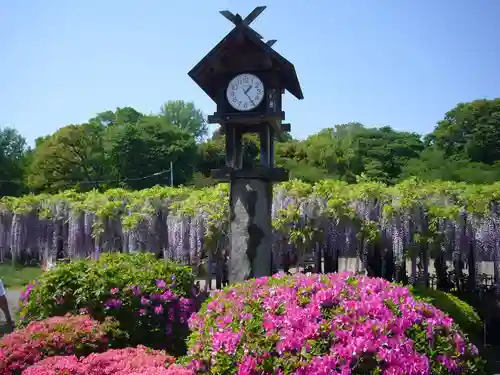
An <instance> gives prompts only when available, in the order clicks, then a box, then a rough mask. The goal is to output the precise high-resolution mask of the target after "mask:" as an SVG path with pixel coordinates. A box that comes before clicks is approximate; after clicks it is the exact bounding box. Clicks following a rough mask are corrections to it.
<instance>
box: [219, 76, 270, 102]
mask: <svg viewBox="0 0 500 375" xmlns="http://www.w3.org/2000/svg"><path fill="white" fill-rule="evenodd" d="M226 96H227V100H228V101H229V104H231V106H232V107H233V108H234V109H237V110H238V111H250V110H252V109H254V108H257V106H258V105H259V104H260V103H261V102H262V99H264V84H263V83H262V81H261V80H260V78H259V77H257V76H255V75H253V74H248V73H245V74H239V75H237V76H236V77H234V78H233V79H232V80H231V82H229V86H228V87H227V91H226Z"/></svg>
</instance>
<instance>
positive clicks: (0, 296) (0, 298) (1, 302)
mask: <svg viewBox="0 0 500 375" xmlns="http://www.w3.org/2000/svg"><path fill="white" fill-rule="evenodd" d="M6 294H7V293H6V292H5V288H4V286H3V282H2V280H0V309H1V310H2V311H3V314H4V315H5V320H7V324H8V325H9V327H10V329H11V330H12V331H13V330H14V322H13V321H12V317H11V316H10V311H9V303H8V302H7V296H6Z"/></svg>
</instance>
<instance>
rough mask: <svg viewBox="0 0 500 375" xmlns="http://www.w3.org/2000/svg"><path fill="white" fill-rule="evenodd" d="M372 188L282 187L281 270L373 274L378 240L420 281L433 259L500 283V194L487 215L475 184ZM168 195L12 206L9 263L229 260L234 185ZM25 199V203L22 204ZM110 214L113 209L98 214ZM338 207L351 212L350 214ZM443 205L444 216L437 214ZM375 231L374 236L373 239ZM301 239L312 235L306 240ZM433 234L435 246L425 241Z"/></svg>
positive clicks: (0, 215)
mask: <svg viewBox="0 0 500 375" xmlns="http://www.w3.org/2000/svg"><path fill="white" fill-rule="evenodd" d="M321 184H323V185H321ZM370 184H371V185H370ZM370 184H368V183H367V184H365V185H363V184H358V185H347V184H343V183H340V182H322V183H319V184H316V185H315V186H313V185H308V184H304V183H302V182H297V181H291V182H287V183H283V184H280V185H278V186H277V187H275V189H274V200H273V209H272V215H273V221H274V224H275V230H274V243H273V246H272V249H270V251H271V250H272V251H273V253H274V257H273V259H274V260H275V262H276V263H277V264H278V265H279V264H280V262H281V260H282V259H283V256H284V255H287V254H294V255H295V256H297V257H298V258H299V260H300V259H303V258H304V256H305V255H307V253H312V252H314V251H317V250H318V249H319V250H322V251H323V254H330V255H333V256H334V257H337V256H338V257H340V258H347V257H351V258H352V257H358V258H359V259H361V261H362V264H363V266H364V269H367V268H368V267H369V266H370V265H369V262H370V251H372V250H373V249H372V248H371V245H370V244H371V243H373V242H374V240H373V239H374V238H376V242H377V243H378V248H379V253H377V254H383V255H384V256H388V255H387V254H389V255H390V258H389V259H391V260H393V261H394V264H395V268H396V273H397V272H398V270H401V269H403V270H405V264H406V262H405V259H408V258H409V259H410V260H411V269H410V270H409V276H410V277H409V279H410V282H411V281H413V280H414V279H415V277H416V276H417V274H418V272H417V264H419V265H422V266H423V272H424V274H427V273H428V262H427V260H428V259H429V258H433V259H436V258H438V257H441V258H442V259H443V260H447V261H451V262H452V263H453V264H454V265H455V266H456V267H461V266H460V265H461V264H468V265H469V271H468V273H469V274H470V275H476V277H477V276H478V274H479V265H480V264H481V262H485V261H487V262H493V265H494V266H493V270H494V276H495V280H496V282H498V280H499V279H500V209H499V205H498V204H497V202H496V194H491V195H492V196H491V197H486V198H485V197H484V195H485V194H490V192H491V191H496V190H495V189H492V188H491V186H490V187H489V189H490V190H488V192H483V193H482V194H483V198H482V199H483V200H485V201H488V207H487V210H486V211H485V210H483V211H482V212H478V210H477V209H474V210H471V209H469V208H468V207H465V205H464V204H462V203H463V202H462V201H460V199H459V198H457V197H456V196H454V195H456V191H457V190H458V191H460V192H463V191H466V190H467V189H470V188H469V187H468V186H466V185H458V184H457V185H454V189H455V192H452V193H451V194H449V195H447V192H448V190H449V188H450V186H451V185H449V184H448V185H444V183H442V185H436V184H435V185H434V186H433V187H430V186H429V185H426V186H425V187H422V186H420V185H418V184H417V183H416V182H415V181H413V182H412V183H409V185H408V184H407V185H406V186H404V188H402V187H401V186H396V187H383V186H381V185H380V186H379V190H377V189H375V190H374V188H373V184H372V183H370ZM318 186H319V187H318ZM325 186H326V187H327V188H325ZM431 188H434V189H435V190H432V189H431ZM161 189H165V191H167V190H168V189H171V188H159V187H155V188H153V189H150V190H149V191H148V192H146V193H144V192H142V193H141V194H142V195H140V196H137V194H138V193H136V192H126V191H121V190H116V191H114V192H113V193H112V194H108V195H105V194H100V195H99V193H96V192H92V193H88V194H87V196H85V195H82V196H80V198H78V199H75V198H74V194H69V195H59V196H51V197H48V196H47V197H44V196H39V197H37V198H36V199H35V197H30V198H29V199H28V198H3V199H2V200H1V201H0V262H4V261H7V259H13V260H16V261H19V260H21V261H27V260H30V259H36V260H38V261H40V262H42V263H44V264H49V265H50V264H54V263H55V262H56V260H57V259H58V258H62V257H63V258H88V257H96V256H98V254H99V253H100V252H106V251H122V252H136V251H153V252H155V253H157V254H162V255H163V257H164V258H168V259H172V260H176V261H178V262H181V263H184V264H189V265H191V266H193V267H198V266H199V265H200V264H201V262H202V260H203V259H204V258H206V257H209V258H211V257H213V256H214V254H217V255H218V256H219V257H220V255H221V254H222V253H223V252H224V248H225V244H227V233H228V230H227V228H228V217H229V216H228V215H229V214H228V213H227V212H226V210H227V204H225V203H224V201H223V199H226V198H225V197H226V196H227V187H224V186H219V187H215V188H212V189H204V190H192V189H185V188H184V190H183V191H182V193H175V194H173V195H172V193H171V190H168V191H169V192H170V193H166V192H165V191H163V190H161ZM405 189H406V190H405ZM412 189H416V190H418V191H419V192H420V195H418V194H416V195H415V194H414V196H413V197H412V199H413V201H412V203H411V204H406V205H405V204H402V203H401V201H402V199H407V197H406V198H405V197H404V195H405V194H406V193H405V191H410V192H411V191H412ZM354 190H355V192H354V193H353V191H354ZM499 190H500V189H499ZM374 191H375V192H374ZM380 191H382V193H380ZM402 192H403V193H402ZM429 192H430V193H429ZM91 194H93V197H94V199H97V198H95V197H98V198H99V203H98V204H93V205H92V204H87V205H85V204H82V202H84V200H85V199H88V196H89V195H91ZM134 194H135V195H134ZM130 196H133V199H131V198H130ZM82 197H83V198H82ZM221 197H222V198H221ZM424 198H425V199H424ZM16 199H18V200H21V199H25V201H23V204H20V201H16ZM339 200H340V201H341V202H340V203H339ZM407 200H408V199H407ZM420 200H421V201H420ZM26 201H28V202H29V204H26ZM332 202H333V203H332ZM104 206H106V207H108V208H107V211H103V209H102V208H101V209H100V210H98V209H96V207H104ZM332 206H333V207H336V209H334V210H332V209H331V208H332ZM450 206H454V207H455V211H454V212H451V213H449V212H448V211H446V210H445V208H447V207H450ZM110 207H111V208H110ZM338 207H343V211H342V213H339V210H338ZM388 207H389V208H390V210H389V212H388V210H387V209H388ZM435 207H441V208H442V209H443V212H441V213H436V212H434V211H435ZM485 212H486V213H485ZM346 213H350V214H346ZM367 227H370V228H371V229H370V230H371V232H370V233H371V234H370V233H368V234H367V232H366V228H367ZM431 227H432V230H430V228H431ZM297 233H299V234H303V233H309V234H310V235H309V236H305V235H304V236H302V237H301V236H299V237H300V238H301V239H300V238H299V237H297ZM429 233H431V234H432V236H431V238H427V239H426V240H424V241H423V240H422V237H423V236H425V235H427V236H428V234H429ZM306 237H307V239H304V238H306ZM221 250H222V251H221ZM380 256H382V255H380ZM418 261H420V262H418ZM471 266H472V267H471Z"/></svg>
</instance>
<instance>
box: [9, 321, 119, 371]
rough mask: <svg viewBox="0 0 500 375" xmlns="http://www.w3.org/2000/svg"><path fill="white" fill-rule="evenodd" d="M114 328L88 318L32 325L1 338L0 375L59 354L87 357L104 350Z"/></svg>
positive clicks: (107, 323)
mask: <svg viewBox="0 0 500 375" xmlns="http://www.w3.org/2000/svg"><path fill="white" fill-rule="evenodd" d="M116 327H117V324H116V323H115V322H112V321H111V320H110V319H108V320H107V321H106V322H105V323H104V324H101V323H99V322H97V321H95V320H92V319H90V318H89V317H88V316H85V315H80V316H66V317H53V318H49V319H46V320H43V321H39V322H31V323H30V324H28V326H27V327H25V328H23V329H21V330H18V331H15V332H13V333H10V334H8V335H6V336H4V337H2V338H1V339H0V375H17V374H21V371H22V370H23V369H25V368H26V367H28V366H30V365H31V364H33V363H36V362H37V361H39V360H40V359H42V358H44V357H48V356H52V355H58V354H76V355H86V354H89V353H91V352H99V351H105V350H106V349H107V347H108V336H109V334H110V333H111V332H113V331H114V330H115V329H116Z"/></svg>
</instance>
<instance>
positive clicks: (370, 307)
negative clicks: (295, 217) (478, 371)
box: [188, 273, 480, 375]
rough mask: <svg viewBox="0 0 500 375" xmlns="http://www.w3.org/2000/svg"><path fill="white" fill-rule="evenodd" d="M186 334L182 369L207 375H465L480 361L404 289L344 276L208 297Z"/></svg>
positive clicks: (261, 284)
mask: <svg viewBox="0 0 500 375" xmlns="http://www.w3.org/2000/svg"><path fill="white" fill-rule="evenodd" d="M189 325H190V328H191V330H192V331H193V333H192V334H191V338H190V341H189V342H190V346H189V352H188V359H189V360H190V361H191V367H192V368H194V369H200V370H201V369H203V370H202V371H205V372H207V373H210V372H211V369H214V368H215V369H217V370H218V369H219V368H220V367H219V366H222V367H223V366H225V365H224V364H226V363H234V364H235V365H236V367H237V370H236V371H237V374H240V375H245V374H249V375H250V374H252V375H254V374H265V373H268V372H269V369H272V373H273V374H285V373H287V374H294V375H313V374H315V375H329V374H333V373H335V374H346V375H347V374H353V373H358V372H363V373H372V372H375V371H376V370H382V374H384V375H396V374H400V375H430V374H431V373H435V371H437V369H439V368H442V366H445V368H446V369H447V370H448V371H449V372H450V373H455V372H456V371H458V370H459V371H460V374H461V375H466V374H472V373H474V371H475V370H474V368H473V367H472V362H471V361H470V359H471V358H474V357H477V348H475V347H474V346H473V345H471V344H470V343H468V342H467V340H466V338H465V337H464V336H463V335H462V333H461V332H460V331H459V330H457V329H456V328H455V325H454V323H453V321H452V319H450V318H449V317H448V316H447V315H445V314H444V313H443V312H441V311H439V310H438V309H436V308H435V307H433V306H432V305H429V304H427V303H424V302H422V301H419V300H416V299H414V298H413V297H412V295H411V293H410V292H409V290H408V289H406V288H404V287H400V286H398V285H395V284H391V283H389V282H388V281H386V280H383V279H380V278H369V277H365V276H354V275H353V274H350V273H335V274H328V275H304V274H299V275H295V276H286V275H283V274H282V275H275V276H273V277H263V278H260V279H255V280H250V281H248V282H245V283H241V284H237V285H235V286H233V287H231V288H228V289H225V290H223V291H216V292H214V293H213V294H212V296H211V298H210V299H209V300H208V301H207V302H206V303H205V305H204V307H203V308H202V309H201V311H200V312H199V313H196V314H194V315H193V316H191V318H190V319H189ZM437 335H439V340H436V339H435V338H436V337H437ZM422 340H423V341H422ZM436 342H439V346H438V344H436ZM417 343H418V345H417ZM435 353H438V354H439V357H436V354H435ZM477 363H479V364H480V361H479V362H477ZM439 373H442V372H439Z"/></svg>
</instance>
